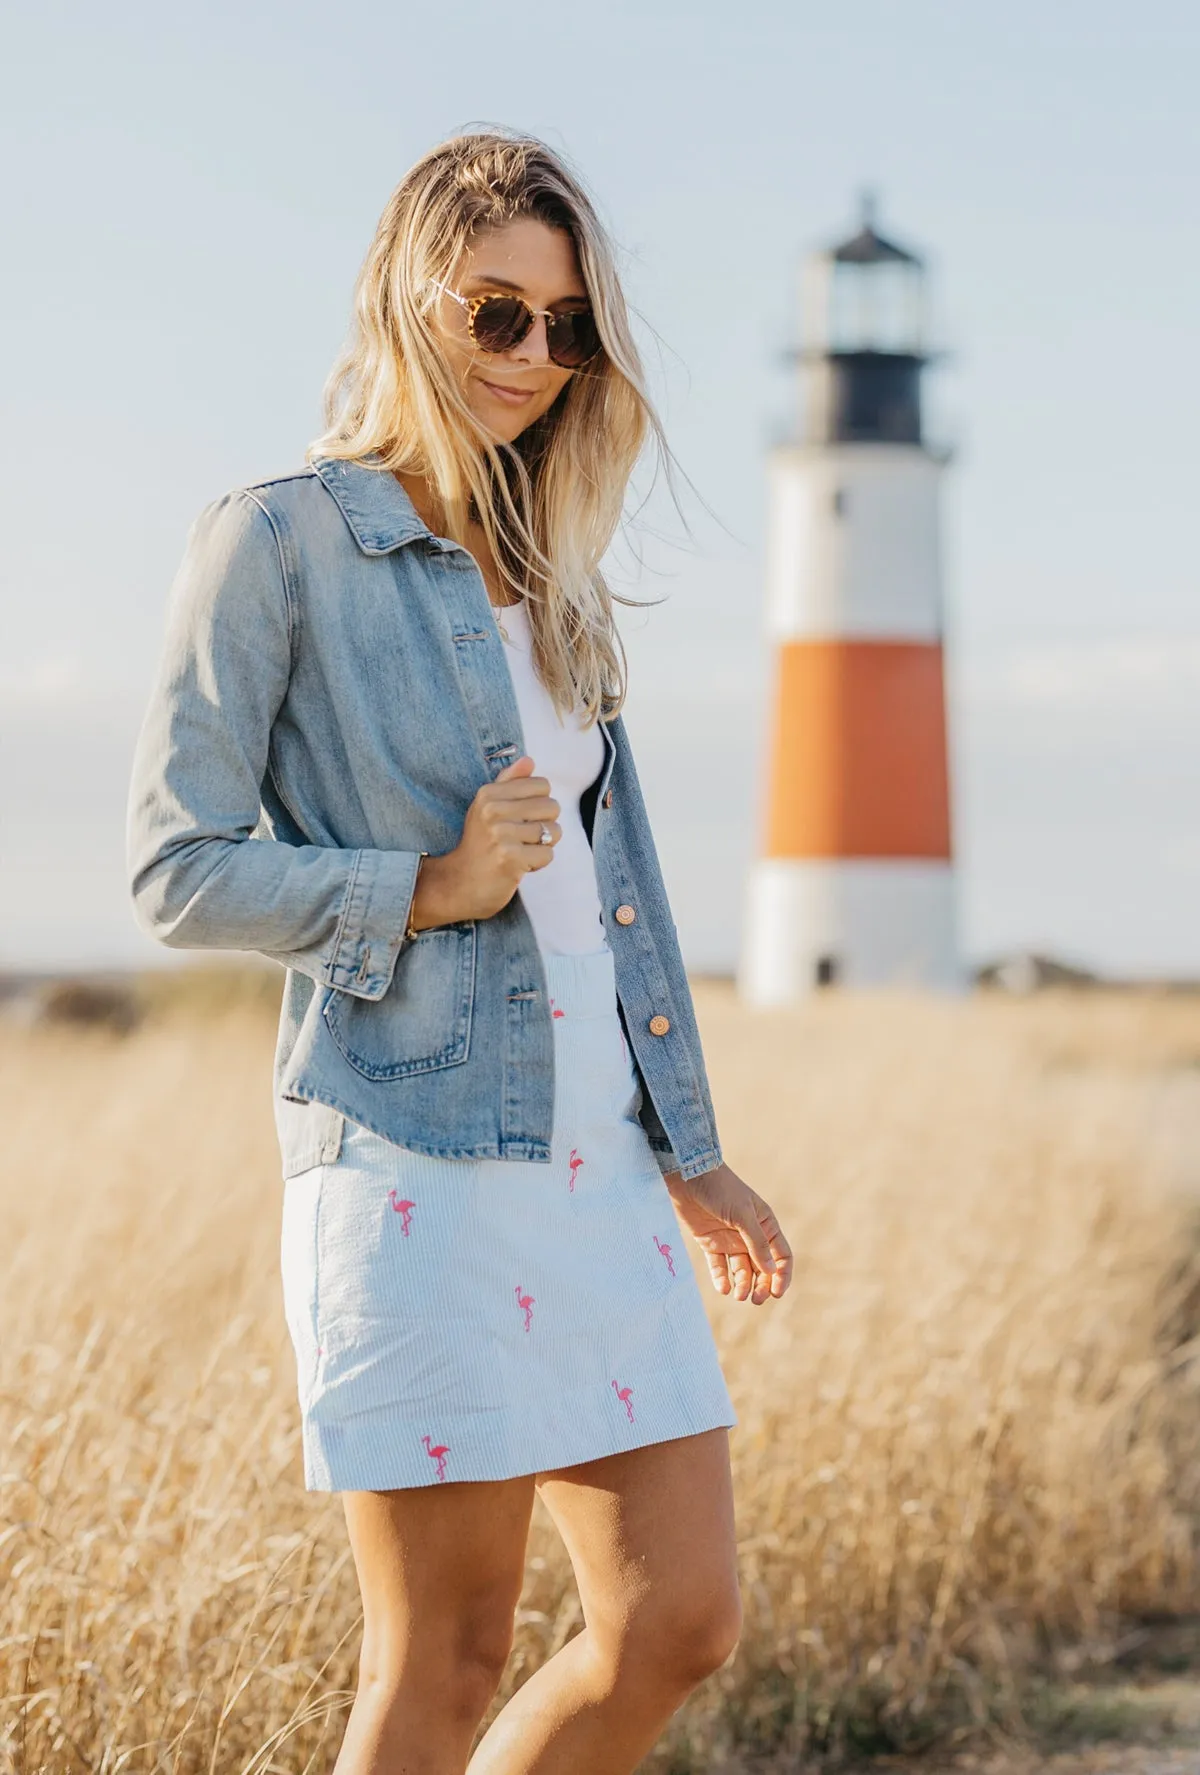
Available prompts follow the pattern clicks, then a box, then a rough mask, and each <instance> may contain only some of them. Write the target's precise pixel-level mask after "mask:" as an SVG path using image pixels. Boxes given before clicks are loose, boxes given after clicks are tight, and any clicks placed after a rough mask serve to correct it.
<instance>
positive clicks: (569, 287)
mask: <svg viewBox="0 0 1200 1775" xmlns="http://www.w3.org/2000/svg"><path fill="white" fill-rule="evenodd" d="M458 275H459V278H460V279H461V280H463V281H470V282H473V283H477V284H483V283H489V284H491V285H492V286H493V287H495V288H497V289H511V290H515V291H517V292H518V293H519V294H520V295H523V296H527V297H528V298H529V299H530V300H531V301H535V302H553V301H556V300H561V299H562V298H563V297H566V296H586V295H587V293H588V291H587V285H586V283H585V282H584V280H583V274H582V272H581V271H580V269H579V258H578V254H577V253H576V250H575V242H574V241H573V240H572V239H571V236H570V235H569V234H568V233H567V232H566V230H565V229H562V228H551V227H549V226H548V225H547V224H546V223H545V222H540V221H538V220H537V219H536V218H534V217H529V216H526V217H522V218H521V219H520V220H519V221H516V222H509V223H507V224H506V225H505V226H504V227H502V228H489V229H487V230H484V231H482V232H481V233H479V234H477V235H476V236H475V238H474V239H473V240H472V241H471V242H470V244H469V246H468V248H467V250H466V252H465V253H464V254H463V257H462V260H461V261H460V268H459V272H458Z"/></svg>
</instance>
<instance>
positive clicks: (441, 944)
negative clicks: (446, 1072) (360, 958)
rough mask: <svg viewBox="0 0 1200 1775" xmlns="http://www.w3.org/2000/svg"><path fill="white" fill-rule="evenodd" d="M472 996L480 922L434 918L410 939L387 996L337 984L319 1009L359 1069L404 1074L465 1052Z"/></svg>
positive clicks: (385, 1075) (450, 1062) (380, 1075)
mask: <svg viewBox="0 0 1200 1775" xmlns="http://www.w3.org/2000/svg"><path fill="white" fill-rule="evenodd" d="M474 995H475V924H474V921H469V922H466V923H463V924H451V925H434V926H431V927H430V928H429V929H428V930H425V931H418V932H417V935H416V936H415V937H414V938H413V939H412V940H411V942H408V943H406V944H405V945H404V948H403V949H402V950H401V951H400V954H399V955H398V956H397V957H396V966H395V970H394V972H393V975H392V981H391V985H390V986H389V987H388V989H387V991H386V992H385V993H384V995H383V997H382V998H379V999H364V998H359V997H357V996H356V995H355V994H353V993H349V992H342V991H340V990H339V989H338V988H337V987H331V988H330V989H329V993H328V996H327V997H326V1000H325V1003H324V1004H323V1005H322V1007H321V1015H322V1016H323V1017H324V1019H325V1022H326V1024H327V1026H328V1029H329V1033H330V1035H331V1036H332V1037H333V1040H334V1042H335V1043H336V1044H337V1047H338V1048H339V1050H340V1051H341V1053H342V1054H343V1055H344V1056H345V1058H346V1059H347V1060H348V1061H349V1063H350V1065H351V1066H352V1067H354V1069H355V1071H356V1072H361V1073H362V1075H363V1077H364V1078H368V1079H398V1078H403V1077H405V1076H406V1075H407V1074H409V1073H415V1072H436V1071H437V1070H438V1069H439V1068H440V1067H443V1066H457V1065H458V1064H459V1063H460V1062H461V1061H463V1060H465V1059H466V1058H467V1053H468V1050H469V1048H470V1043H471V1010H472V1005H473V1002H474Z"/></svg>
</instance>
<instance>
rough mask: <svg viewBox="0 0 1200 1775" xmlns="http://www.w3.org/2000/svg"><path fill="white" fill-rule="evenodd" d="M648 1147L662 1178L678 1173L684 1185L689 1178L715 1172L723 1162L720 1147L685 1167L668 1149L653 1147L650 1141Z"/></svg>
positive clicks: (690, 1161)
mask: <svg viewBox="0 0 1200 1775" xmlns="http://www.w3.org/2000/svg"><path fill="white" fill-rule="evenodd" d="M650 1146H651V1150H652V1152H653V1153H654V1157H655V1158H656V1159H657V1161H658V1168H659V1170H660V1171H661V1172H662V1174H663V1176H664V1177H667V1176H669V1175H670V1174H671V1172H673V1171H678V1173H679V1176H680V1178H681V1180H682V1181H683V1182H684V1183H686V1182H687V1181H688V1179H689V1178H691V1177H701V1176H703V1174H704V1172H705V1171H715V1170H716V1168H717V1166H718V1165H722V1164H724V1162H725V1161H724V1159H723V1158H722V1157H721V1149H720V1147H712V1148H710V1150H709V1151H708V1152H705V1153H701V1154H700V1155H699V1156H698V1157H697V1158H694V1159H691V1160H689V1162H688V1163H687V1164H686V1165H681V1164H680V1163H679V1159H678V1156H677V1154H675V1153H674V1152H673V1151H672V1150H671V1148H670V1147H666V1148H663V1147H658V1146H655V1145H654V1142H653V1141H651V1143H650Z"/></svg>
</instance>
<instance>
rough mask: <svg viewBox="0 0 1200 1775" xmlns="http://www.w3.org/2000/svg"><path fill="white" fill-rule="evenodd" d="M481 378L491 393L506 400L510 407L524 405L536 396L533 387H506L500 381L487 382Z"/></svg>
mask: <svg viewBox="0 0 1200 1775" xmlns="http://www.w3.org/2000/svg"><path fill="white" fill-rule="evenodd" d="M479 380H480V381H481V382H482V383H483V386H484V387H485V388H486V389H487V391H488V393H489V394H494V395H495V397H496V399H497V400H498V401H504V402H505V404H506V405H507V406H510V407H523V406H524V405H525V402H526V401H531V400H532V399H533V396H534V392H535V391H534V390H533V389H532V388H506V387H505V386H504V385H503V384H502V383H499V382H485V381H484V379H483V377H482V376H481V377H480V378H479Z"/></svg>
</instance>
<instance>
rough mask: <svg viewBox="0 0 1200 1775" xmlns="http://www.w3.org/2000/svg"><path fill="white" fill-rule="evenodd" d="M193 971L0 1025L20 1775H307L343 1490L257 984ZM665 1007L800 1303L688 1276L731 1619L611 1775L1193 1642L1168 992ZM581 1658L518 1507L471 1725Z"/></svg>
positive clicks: (550, 1553)
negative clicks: (719, 1488) (1187, 1629)
mask: <svg viewBox="0 0 1200 1775" xmlns="http://www.w3.org/2000/svg"><path fill="white" fill-rule="evenodd" d="M213 978H214V976H213V975H212V974H211V973H209V972H206V973H205V975H204V979H205V981H206V983H207V985H206V992H207V998H206V1002H204V1004H203V1005H202V1007H201V1008H199V1009H198V1008H197V1005H196V1003H195V1002H193V1001H189V998H188V996H187V994H186V993H185V994H179V993H178V991H177V990H175V989H173V990H172V991H169V992H162V991H159V992H158V993H157V994H156V995H155V997H154V1000H153V1006H152V1011H151V1014H150V1015H149V1017H148V1018H147V1020H146V1021H145V1022H144V1024H143V1025H142V1026H141V1027H140V1028H139V1029H138V1030H137V1031H136V1032H135V1033H133V1034H131V1035H127V1036H125V1037H121V1036H119V1035H114V1034H109V1033H104V1032H102V1031H99V1030H62V1029H52V1028H34V1029H31V1030H24V1031H22V1030H18V1029H16V1028H13V1027H5V1028H3V1029H0V1074H2V1076H3V1079H4V1083H5V1093H4V1095H5V1105H4V1120H3V1126H4V1137H5V1142H4V1143H5V1149H6V1151H5V1161H6V1162H5V1165H4V1173H3V1185H2V1188H3V1234H4V1248H5V1254H6V1255H5V1275H4V1288H3V1298H2V1301H0V1365H2V1372H0V1509H2V1517H3V1520H2V1524H0V1578H2V1583H3V1620H2V1622H0V1696H2V1697H3V1699H2V1700H0V1761H2V1763H3V1766H5V1767H7V1768H10V1769H12V1770H14V1771H17V1772H19V1775H34V1772H35V1771H47V1772H50V1771H52V1772H53V1775H76V1772H77V1771H78V1772H81V1771H84V1770H89V1771H90V1770H103V1771H105V1775H117V1772H119V1771H124V1770H131V1771H133V1770H136V1771H143V1770H147V1771H148V1770H154V1771H158V1770H163V1771H166V1770H171V1771H187V1772H188V1775H191V1772H193V1771H195V1772H197V1775H199V1772H201V1771H203V1772H205V1775H212V1772H215V1771H221V1772H222V1775H225V1772H227V1771H233V1770H236V1771H245V1772H246V1775H265V1772H266V1771H270V1770H284V1769H286V1770H288V1771H300V1770H309V1769H312V1770H317V1769H320V1770H323V1769H326V1768H328V1767H329V1766H330V1765H331V1763H332V1761H333V1754H334V1747H335V1746H336V1744H337V1742H338V1741H339V1739H340V1736H341V1732H342V1728H343V1723H344V1716H345V1711H346V1709H347V1708H348V1705H349V1700H350V1695H351V1692H352V1685H353V1677H354V1662H355V1653H356V1648H357V1632H358V1608H357V1592H356V1588H355V1583H354V1576H353V1569H352V1567H351V1565H350V1562H349V1557H348V1553H347V1550H346V1546H345V1538H344V1529H343V1526H342V1516H341V1506H340V1503H339V1501H338V1500H337V1499H336V1498H334V1497H328V1496H317V1495H310V1494H306V1493H305V1492H304V1490H303V1481H302V1476H301V1466H300V1451H299V1434H298V1410H297V1406H296V1403H295V1392H294V1385H295V1376H294V1369H293V1366H292V1356H291V1348H290V1345H289V1343H288V1341H287V1333H286V1328H285V1324H284V1318H283V1308H282V1300H281V1293H280V1285H279V1279H278V1217H279V1208H280V1200H281V1192H282V1186H281V1184H280V1182H279V1177H278V1161H277V1153H276V1147H275V1136H274V1129H273V1125H272V1119H271V1110H270V1061H271V1049H272V1042H273V1037H274V1005H275V1002H276V1000H277V994H278V979H277V978H276V979H274V980H272V981H271V982H270V984H269V989H268V991H267V993H266V995H265V997H264V996H263V995H262V994H261V993H260V992H259V991H258V988H257V986H256V987H255V988H254V989H253V990H251V991H249V992H243V993H242V995H241V996H240V997H234V998H233V999H230V1000H226V999H225V998H224V997H223V996H222V993H221V992H220V991H214V990H213ZM259 979H260V981H261V976H260V977H259ZM177 985H178V983H176V986H177ZM695 995H696V1003H697V1010H698V1013H699V1016H700V1019H701V1025H702V1030H703V1035H704V1041H705V1048H706V1052H707V1055H708V1057H709V1063H710V1070H711V1074H712V1080H713V1088H714V1094H715V1098H716V1103H717V1111H718V1118H719V1122H720V1125H721V1129H722V1134H723V1140H724V1144H725V1148H726V1156H727V1158H728V1160H729V1162H730V1163H731V1164H732V1165H733V1166H734V1167H735V1168H736V1169H737V1170H738V1171H739V1172H740V1173H741V1174H742V1175H743V1176H744V1177H746V1178H747V1180H748V1181H750V1182H751V1183H753V1184H754V1185H755V1186H756V1187H757V1188H758V1189H760V1190H761V1191H762V1192H763V1193H764V1194H765V1195H766V1196H767V1197H768V1198H769V1199H770V1200H771V1201H772V1202H773V1203H774V1204H775V1206H776V1207H777V1209H778V1210H779V1212H780V1214H781V1216H782V1218H783V1221H784V1225H785V1228H786V1231H787V1233H788V1236H789V1238H790V1240H791V1242H792V1245H793V1247H794V1249H795V1252H796V1268H797V1274H796V1279H795V1283H794V1285H793V1287H792V1289H791V1291H790V1293H789V1294H788V1296H787V1297H786V1298H785V1299H784V1301H782V1302H773V1303H770V1304H768V1305H767V1306H765V1307H763V1308H761V1309H755V1308H753V1307H751V1306H749V1305H738V1304H736V1303H732V1302H728V1301H724V1300H722V1299H720V1298H719V1297H718V1296H717V1295H715V1293H713V1292H712V1290H711V1287H710V1285H709V1283H708V1281H707V1278H706V1274H705V1272H704V1271H703V1269H702V1268H701V1267H700V1266H699V1264H698V1273H699V1274H700V1276H701V1285H702V1289H703V1291H704V1293H705V1297H706V1300H707V1301H708V1303H709V1307H710V1312H711V1317H712V1321H713V1324H714V1326H715V1328H716V1332H717V1337H718V1340H719V1344H720V1347H721V1351H722V1356H723V1361H724V1365H725V1370H726V1374H727V1376H728V1378H729V1382H730V1387H731V1391H732V1393H733V1396H734V1399H735V1402H736V1405H737V1409H738V1413H739V1417H740V1423H739V1425H738V1427H737V1429H735V1430H734V1431H733V1432H732V1448H733V1454H734V1461H735V1469H736V1475H735V1476H736V1484H737V1496H738V1520H739V1537H740V1554H741V1573H742V1587H743V1597H744V1603H745V1628H744V1632H743V1636H742V1640H741V1643H740V1645H739V1647H738V1649H737V1651H736V1652H735V1654H734V1655H733V1657H732V1658H731V1659H730V1660H729V1661H728V1663H727V1664H726V1665H725V1667H724V1668H723V1669H722V1670H721V1671H719V1672H718V1673H717V1674H716V1675H714V1676H713V1677H712V1678H710V1679H709V1681H708V1682H706V1683H705V1684H704V1685H703V1686H702V1687H701V1688H700V1689H698V1690H697V1691H696V1692H695V1694H694V1695H693V1696H692V1698H691V1700H690V1701H689V1703H688V1704H687V1706H686V1707H684V1708H683V1709H682V1710H681V1711H680V1713H679V1714H678V1715H677V1716H676V1718H675V1720H674V1721H673V1722H672V1725H671V1727H670V1728H669V1730H668V1732H667V1733H666V1734H665V1735H664V1738H663V1740H662V1743H661V1745H660V1747H659V1748H658V1750H657V1751H656V1752H655V1753H654V1755H653V1756H652V1757H651V1759H650V1760H649V1762H648V1763H647V1765H646V1767H647V1768H648V1769H649V1768H652V1769H655V1770H658V1771H664V1772H665V1771H671V1772H673V1775H680V1772H682V1771H688V1770H691V1769H697V1770H699V1769H714V1768H725V1769H728V1770H731V1771H733V1770H739V1771H740V1770H747V1771H748V1770H750V1769H770V1768H777V1769H781V1770H782V1769H784V1768H792V1769H794V1768H795V1767H796V1765H797V1758H798V1757H800V1756H801V1755H802V1754H805V1753H808V1752H812V1751H816V1750H820V1749H821V1748H822V1747H825V1748H827V1749H828V1748H830V1747H837V1746H838V1745H847V1744H849V1745H855V1744H857V1745H866V1746H871V1745H875V1746H884V1745H893V1746H895V1745H904V1744H911V1743H913V1742H916V1741H919V1740H920V1739H921V1737H922V1736H923V1735H925V1734H934V1733H938V1732H940V1733H942V1734H943V1735H944V1734H946V1733H953V1732H954V1731H955V1730H956V1729H958V1728H959V1727H962V1726H964V1725H969V1724H970V1723H971V1722H972V1721H980V1720H983V1719H985V1718H989V1717H995V1716H996V1715H997V1714H1000V1715H1001V1716H1003V1717H1005V1718H1007V1719H1009V1720H1010V1721H1011V1720H1013V1719H1015V1718H1016V1716H1017V1712H1018V1710H1019V1705H1020V1697H1021V1692H1022V1685H1023V1683H1024V1681H1025V1679H1026V1677H1027V1676H1028V1674H1029V1673H1030V1672H1031V1671H1032V1670H1035V1669H1036V1668H1038V1667H1039V1666H1044V1665H1045V1663H1046V1660H1047V1659H1048V1658H1052V1657H1053V1656H1054V1655H1055V1653H1056V1650H1058V1651H1061V1650H1063V1649H1064V1648H1065V1649H1066V1650H1068V1651H1072V1652H1074V1653H1075V1654H1079V1653H1080V1652H1081V1651H1082V1652H1087V1651H1088V1650H1093V1651H1102V1650H1103V1648H1104V1646H1105V1645H1106V1644H1107V1643H1109V1641H1110V1640H1111V1638H1112V1636H1113V1634H1114V1633H1115V1632H1116V1630H1117V1628H1118V1626H1119V1624H1120V1622H1121V1620H1122V1618H1127V1617H1128V1616H1130V1615H1139V1614H1163V1613H1168V1614H1169V1613H1171V1612H1176V1611H1177V1612H1187V1611H1192V1610H1194V1609H1195V1608H1196V1607H1197V1600H1198V1589H1200V1584H1198V1570H1197V1558H1196V1528H1197V1505H1198V1492H1200V1459H1198V1457H1200V1413H1198V1412H1197V1385H1196V1339H1197V1333H1198V1331H1200V1307H1198V1304H1197V1303H1198V1300H1200V1265H1198V1262H1197V1255H1196V1253H1197V1248H1198V1241H1197V1234H1196V1204H1197V1199H1198V1198H1200V1175H1198V1170H1200V1003H1198V1002H1197V1001H1196V1000H1194V999H1187V998H1185V997H1182V996H1181V997H1178V998H1173V997H1170V996H1167V995H1161V996H1155V995H1153V994H1120V993H1095V994H1085V995H1079V996H1070V995H1067V994H1059V993H1053V994H1046V995H1042V996H1039V997H1038V998H1036V999H1034V1000H1029V1001H1019V1002H1017V1001H1011V1000H1006V999H1003V998H1000V997H995V996H990V995H987V994H977V995H975V996H973V997H971V998H969V999H965V1000H961V1001H939V1000H935V999H926V998H922V997H919V996H915V995H914V996H905V995H899V994H878V995H860V996H853V995H842V996H835V995H823V996H821V997H820V998H818V999H816V1000H814V1001H813V1002H812V1003H810V1004H808V1005H806V1006H803V1007H799V1008H795V1009H789V1010H786V1011H782V1010H781V1011H773V1012H754V1011H752V1010H750V1009H748V1008H746V1007H744V1006H741V1005H740V1004H739V1003H738V1002H737V1000H736V998H735V997H734V995H733V993H732V990H731V989H730V988H729V987H728V986H725V985H722V984H720V983H716V982H708V981H699V982H697V983H696V986H695ZM694 1261H695V1258H694ZM580 1625H581V1617H580V1611H579V1605H578V1601H577V1598H576V1594H575V1589H574V1585H573V1581H572V1578H571V1573H570V1569H569V1566H568V1564H567V1561H566V1557H565V1554H564V1553H563V1551H562V1548H561V1546H560V1544H559V1542H558V1540H557V1537H556V1535H555V1532H554V1530H553V1528H552V1525H551V1524H550V1522H549V1519H548V1517H547V1516H546V1515H545V1513H544V1511H543V1510H542V1507H541V1505H540V1504H538V1506H537V1507H536V1509H535V1516H534V1524H533V1530H532V1536H531V1542H530V1548H529V1564H528V1573H527V1582H526V1586H525V1591H524V1594H523V1596H522V1599H521V1606H520V1610H519V1614H518V1619H517V1632H516V1644H515V1648H514V1652H513V1657H512V1660H511V1662H510V1666H509V1670H508V1672H507V1674H506V1678H505V1683H504V1686H503V1688H502V1690H501V1692H500V1694H499V1695H498V1697H497V1699H496V1702H495V1704H494V1707H493V1710H492V1712H493V1713H494V1712H495V1711H496V1710H497V1709H498V1708H499V1707H500V1706H501V1705H502V1704H503V1701H504V1700H505V1699H506V1698H507V1696H508V1694H509V1693H511V1692H512V1690H513V1688H514V1687H516V1686H518V1685H519V1684H520V1683H521V1682H522V1681H523V1680H524V1678H525V1677H526V1676H527V1675H528V1674H529V1673H530V1672H531V1671H532V1670H533V1669H534V1668H535V1667H536V1666H537V1665H538V1664H540V1663H541V1662H542V1661H543V1660H544V1659H546V1658H547V1657H549V1656H550V1655H551V1654H552V1653H553V1652H554V1651H555V1650H556V1649H557V1647H559V1646H560V1645H562V1644H563V1643H564V1641H565V1640H567V1639H568V1638H569V1637H570V1636H571V1635H572V1634H573V1633H574V1632H576V1631H577V1630H578V1628H579V1626H580ZM491 1717H492V1716H491V1714H489V1716H488V1718H489V1719H490V1718H491ZM486 1723H487V1722H485V1724H486Z"/></svg>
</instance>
